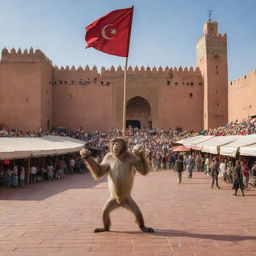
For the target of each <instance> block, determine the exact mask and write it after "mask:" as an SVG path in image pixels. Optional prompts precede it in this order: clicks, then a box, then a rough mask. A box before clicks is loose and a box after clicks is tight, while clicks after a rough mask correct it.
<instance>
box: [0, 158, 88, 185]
mask: <svg viewBox="0 0 256 256" xmlns="http://www.w3.org/2000/svg"><path fill="white" fill-rule="evenodd" d="M85 171H86V166H85V165H84V164H83V162H82V161H81V159H80V156H79V154H67V155H59V156H48V157H41V158H33V159H30V160H29V159H16V160H3V161H2V163H1V166H0V185H6V186H8V187H13V188H16V187H24V186H25V185H28V184H35V183H37V182H39V181H40V180H42V179H43V180H49V181H52V180H54V179H58V180H59V179H62V178H64V176H65V175H67V174H73V173H84V172H85Z"/></svg>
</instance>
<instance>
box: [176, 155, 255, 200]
mask: <svg viewBox="0 0 256 256" xmlns="http://www.w3.org/2000/svg"><path fill="white" fill-rule="evenodd" d="M174 157H175V159H176V160H175V164H174V170H175V171H177V175H178V183H181V180H182V172H183V171H185V170H187V171H188V178H192V174H193V171H197V172H204V173H205V174H206V175H210V176H211V177H212V183H211V187H212V188H213V187H214V185H216V187H217V188H218V189H220V186H219V179H223V181H225V182H227V183H230V184H232V188H233V189H234V190H235V192H234V195H237V192H238V189H240V190H241V194H242V196H244V190H245V189H247V188H249V186H250V187H251V188H252V187H256V161H254V162H253V163H252V164H251V168H250V167H249V162H248V160H247V159H242V160H238V159H232V158H227V157H225V158H224V157H223V158H221V160H220V161H219V158H218V157H213V158H210V155H209V154H206V155H201V154H196V155H195V154H194V155H193V153H189V154H187V153H186V154H181V153H180V154H179V155H176V154H175V155H174Z"/></svg>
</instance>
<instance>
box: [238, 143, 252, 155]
mask: <svg viewBox="0 0 256 256" xmlns="http://www.w3.org/2000/svg"><path fill="white" fill-rule="evenodd" d="M240 155H242V156H256V144H252V145H250V146H245V147H241V148H240Z"/></svg>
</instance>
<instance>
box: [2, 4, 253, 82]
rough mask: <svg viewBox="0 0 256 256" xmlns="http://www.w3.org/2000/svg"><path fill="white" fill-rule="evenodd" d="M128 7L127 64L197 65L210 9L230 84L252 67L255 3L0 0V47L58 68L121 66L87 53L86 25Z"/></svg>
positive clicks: (118, 61) (108, 57)
mask: <svg viewBox="0 0 256 256" xmlns="http://www.w3.org/2000/svg"><path fill="white" fill-rule="evenodd" d="M132 5H134V6H135V10H134V19H133V27H132V35H131V44H130V56H129V64H130V65H131V66H136V65H138V66H142V65H144V66H145V67H146V66H150V67H153V66H156V67H158V66H160V65H161V66H162V67H165V66H169V67H175V66H177V67H179V66H182V67H190V66H195V63H196V58H195V43H196V41H197V40H198V39H199V38H200V37H201V36H202V30H203V25H204V23H205V22H206V21H207V19H208V10H209V9H212V10H213V15H212V20H214V21H217V22H218V23H219V32H220V33H222V34H223V33H225V32H226V33H227V35H228V65H229V80H233V79H235V78H238V77H240V76H243V75H245V74H246V73H248V72H251V71H253V70H255V69H256V26H255V25H256V0H0V11H1V15H0V31H1V32H0V48H1V49H2V48H4V47H6V48H7V49H9V50H10V49H11V48H13V47H14V48H16V49H18V48H21V49H22V50H24V49H25V48H28V49H29V48H30V47H31V46H32V47H33V48H34V49H36V48H39V49H41V50H42V51H43V52H44V53H45V54H46V55H47V56H48V57H49V58H50V59H51V60H52V61H53V64H54V65H57V66H66V65H69V66H72V65H75V66H76V67H78V66H79V65H81V66H82V67H84V66H85V65H89V66H90V67H92V66H93V65H96V66H97V67H98V68H101V67H102V66H105V67H110V66H111V65H113V66H118V65H122V66H123V65H124V58H121V57H116V56H113V55H108V54H105V53H102V52H99V51H97V50H95V49H93V48H89V49H85V45H86V43H85V41H84V35H85V26H87V25H89V24H90V23H91V22H93V21H94V20H96V19H97V18H99V17H101V16H103V15H104V14H106V13H108V12H110V11H112V10H114V9H121V8H127V7H131V6H132Z"/></svg>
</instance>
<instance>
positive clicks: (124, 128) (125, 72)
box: [122, 57, 128, 136]
mask: <svg viewBox="0 0 256 256" xmlns="http://www.w3.org/2000/svg"><path fill="white" fill-rule="evenodd" d="M127 66H128V57H126V59H125V66H124V102H123V127H122V134H123V136H125V130H126V98H127V96H126V84H127Z"/></svg>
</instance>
